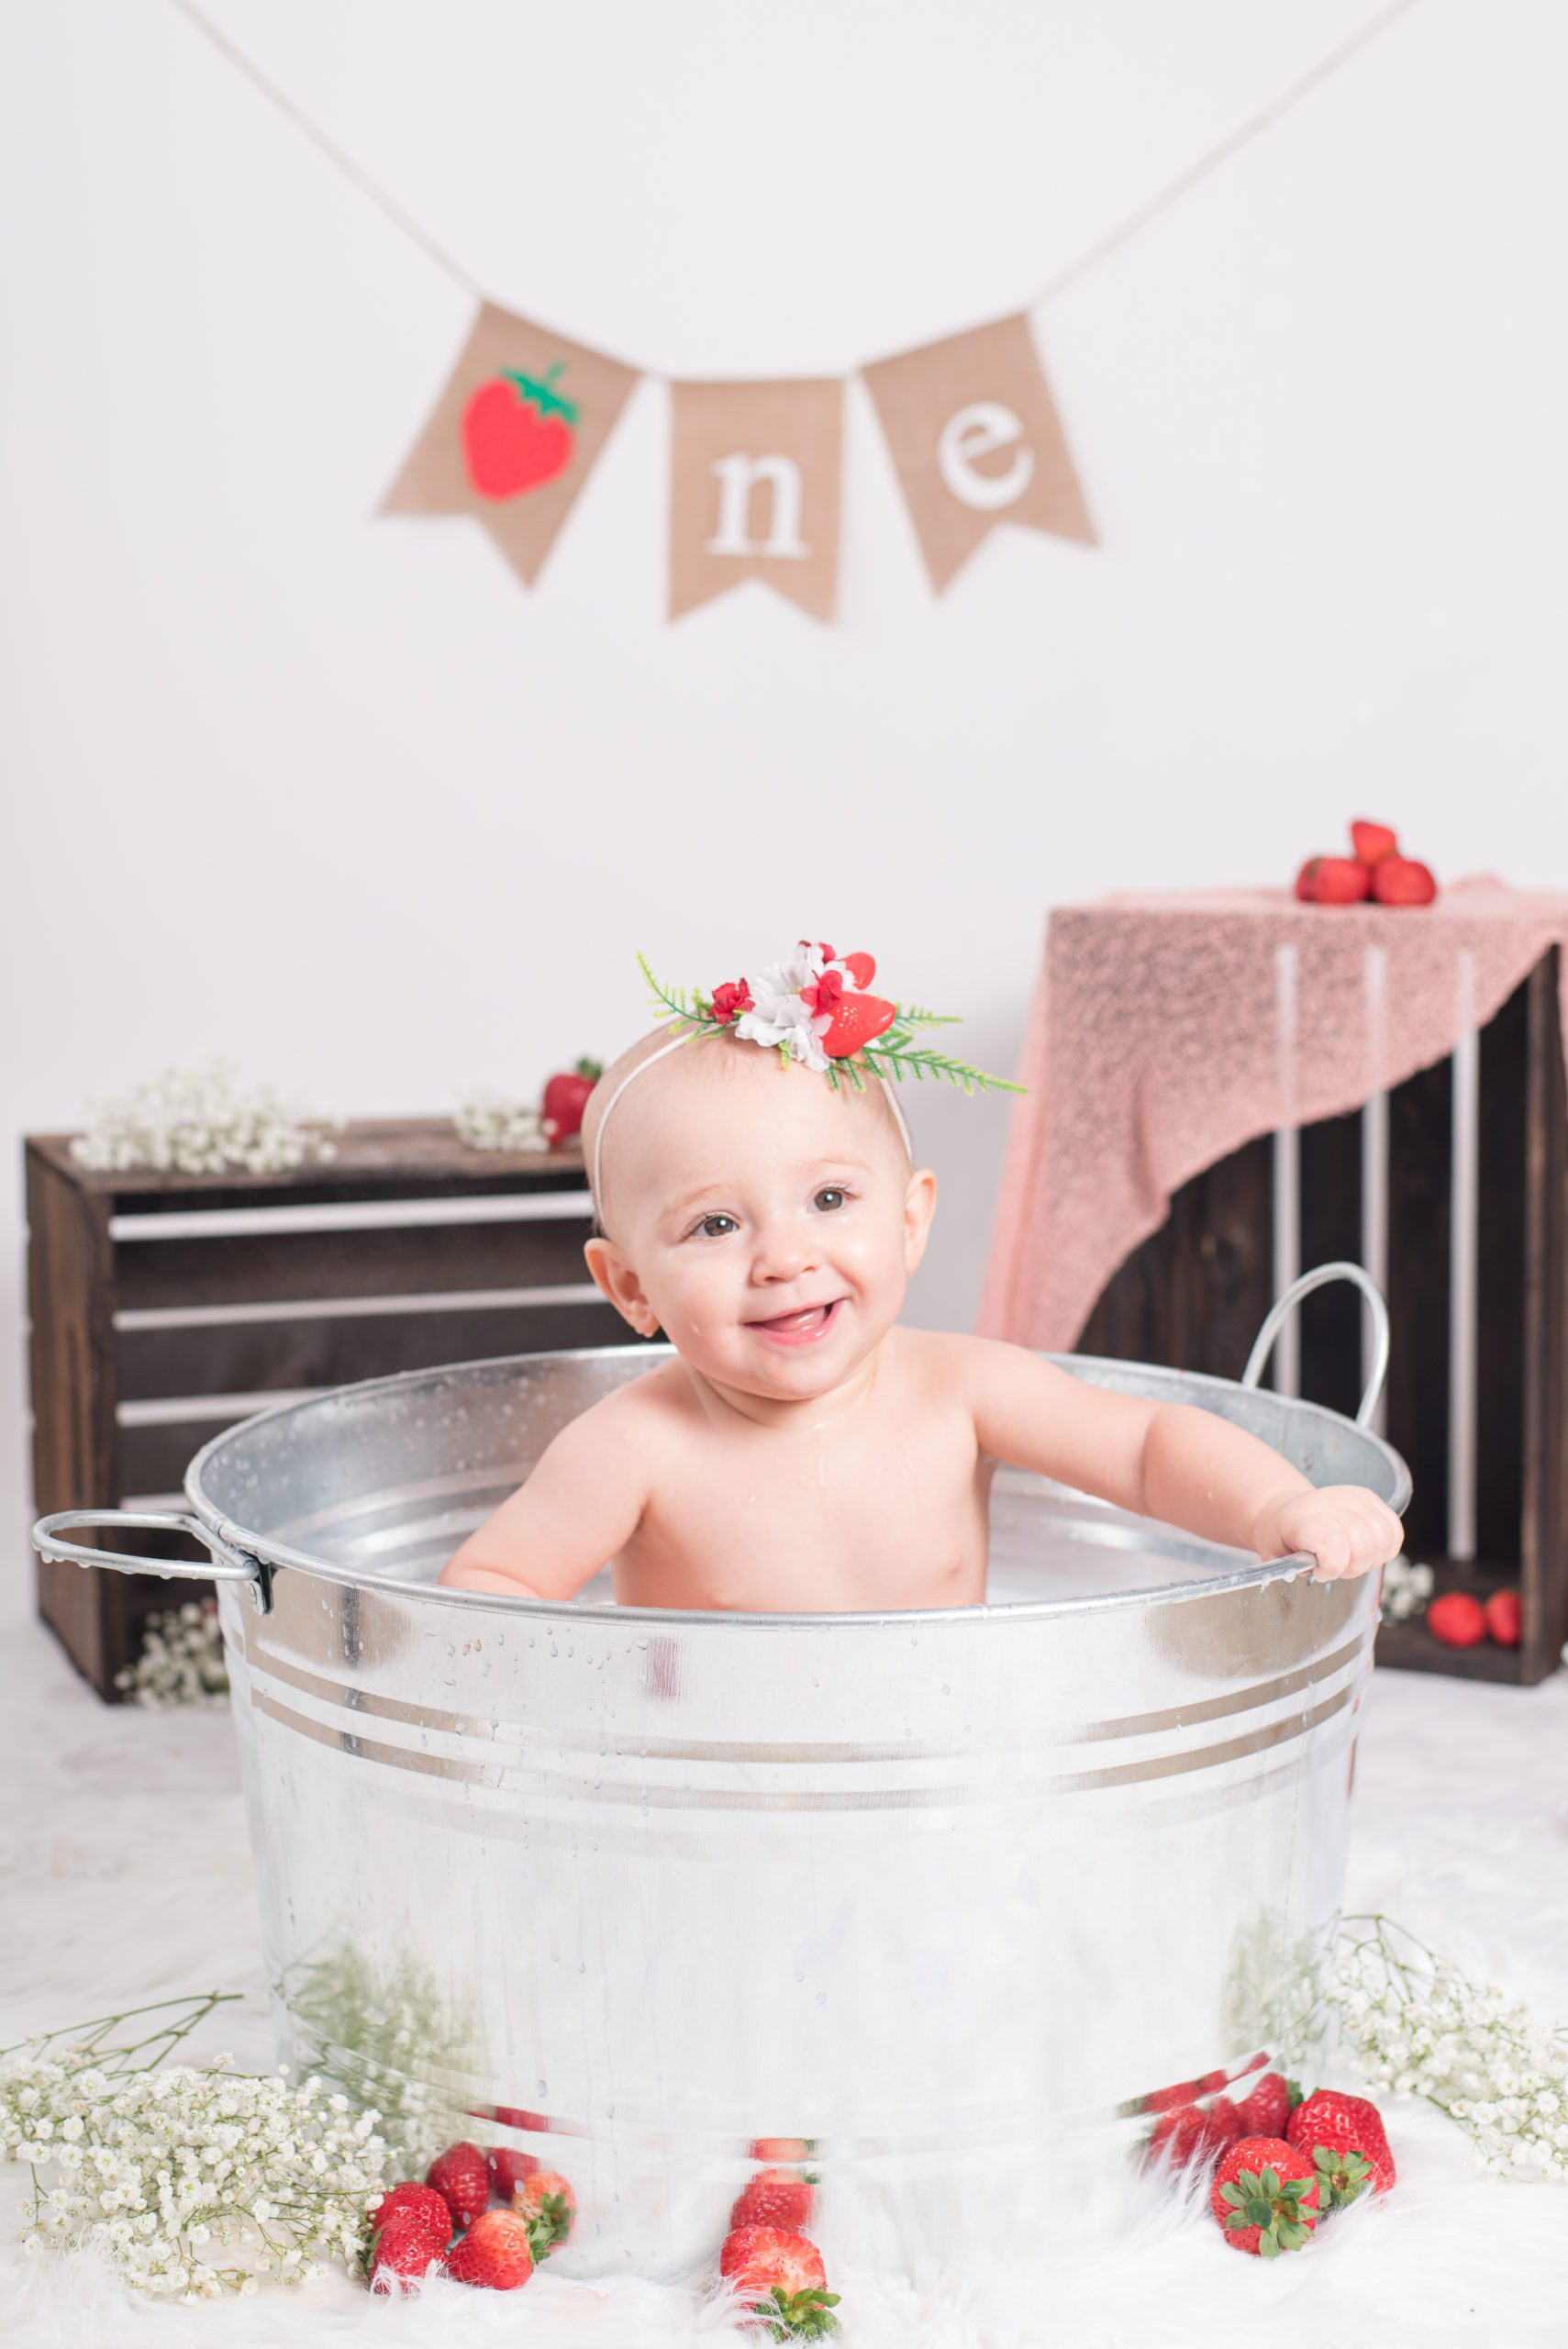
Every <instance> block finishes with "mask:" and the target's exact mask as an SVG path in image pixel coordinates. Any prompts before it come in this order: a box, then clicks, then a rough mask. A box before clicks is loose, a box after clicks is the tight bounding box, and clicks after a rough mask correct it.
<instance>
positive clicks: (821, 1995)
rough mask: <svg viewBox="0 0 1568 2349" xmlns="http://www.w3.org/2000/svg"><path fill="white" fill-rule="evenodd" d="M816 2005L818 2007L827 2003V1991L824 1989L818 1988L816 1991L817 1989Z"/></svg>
mask: <svg viewBox="0 0 1568 2349" xmlns="http://www.w3.org/2000/svg"><path fill="white" fill-rule="evenodd" d="M827 2003H828V1993H827V1991H826V1990H818V1991H817V2005H818V2006H819V2007H825V2006H826V2005H827Z"/></svg>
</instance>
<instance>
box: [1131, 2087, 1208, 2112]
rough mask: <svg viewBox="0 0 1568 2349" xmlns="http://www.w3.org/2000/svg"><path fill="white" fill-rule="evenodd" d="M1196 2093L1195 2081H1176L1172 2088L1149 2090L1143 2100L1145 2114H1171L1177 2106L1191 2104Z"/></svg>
mask: <svg viewBox="0 0 1568 2349" xmlns="http://www.w3.org/2000/svg"><path fill="white" fill-rule="evenodd" d="M1197 2092H1198V2084H1197V2082H1196V2081H1195V2080H1178V2081H1177V2082H1176V2084H1175V2086H1174V2087H1170V2088H1151V2089H1150V2091H1149V2093H1148V2095H1147V2096H1146V2097H1145V2098H1144V2099H1143V2110H1144V2111H1145V2112H1172V2111H1173V2110H1175V2108H1176V2106H1177V2105H1179V2104H1191V2102H1192V2100H1193V2099H1194V2097H1195V2096H1196V2094H1197Z"/></svg>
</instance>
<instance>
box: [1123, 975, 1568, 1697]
mask: <svg viewBox="0 0 1568 2349" xmlns="http://www.w3.org/2000/svg"><path fill="white" fill-rule="evenodd" d="M1454 1105H1455V1087H1454V1073H1453V1063H1451V1062H1450V1061H1442V1062H1439V1063H1436V1064H1435V1065H1434V1066H1433V1067H1431V1068H1429V1069H1424V1070H1422V1071H1420V1072H1419V1073H1418V1074H1417V1075H1415V1076H1413V1077H1411V1078H1410V1079H1409V1081H1408V1082H1407V1084H1405V1085H1399V1086H1398V1087H1397V1088H1396V1090H1395V1091H1394V1092H1392V1093H1391V1094H1389V1095H1388V1097H1387V1153H1386V1164H1387V1179H1386V1231H1387V1240H1386V1248H1387V1268H1386V1276H1387V1295H1388V1307H1389V1315H1390V1319H1391V1322H1392V1325H1393V1354H1392V1359H1391V1362H1390V1366H1389V1378H1388V1387H1387V1395H1386V1401H1385V1432H1386V1434H1387V1436H1388V1439H1389V1441H1390V1442H1392V1443H1393V1444H1394V1445H1395V1446H1396V1449H1397V1450H1398V1451H1399V1452H1401V1453H1403V1454H1404V1456H1405V1458H1406V1460H1407V1462H1408V1463H1409V1466H1410V1475H1411V1478H1412V1480H1413V1483H1414V1486H1415V1492H1414V1497H1413V1499H1412V1501H1411V1504H1410V1508H1409V1510H1408V1512H1407V1516H1406V1520H1405V1527H1406V1553H1407V1556H1408V1557H1410V1558H1412V1559H1420V1560H1424V1561H1426V1562H1427V1563H1429V1564H1430V1565H1431V1566H1432V1567H1433V1568H1434V1570H1435V1572H1436V1575H1437V1587H1438V1589H1439V1590H1444V1589H1449V1588H1456V1587H1457V1588H1462V1589H1469V1590H1473V1591H1474V1592H1475V1593H1476V1594H1477V1596H1479V1597H1481V1598H1485V1595H1486V1593H1487V1592H1488V1591H1489V1590H1492V1589H1495V1588H1496V1587H1498V1586H1502V1585H1505V1584H1517V1585H1518V1586H1519V1588H1520V1590H1521V1592H1522V1594H1523V1599H1524V1635H1523V1640H1522V1642H1521V1644H1520V1646H1519V1648H1518V1649H1517V1650H1509V1649H1507V1648H1500V1647H1497V1646H1496V1645H1495V1644H1494V1643H1493V1642H1491V1641H1489V1640H1488V1641H1487V1642H1485V1643H1484V1644H1483V1645H1482V1646H1480V1647H1476V1648H1468V1649H1453V1648H1445V1647H1443V1646H1442V1645H1440V1642H1437V1641H1436V1640H1434V1639H1433V1638H1432V1636H1431V1634H1430V1633H1429V1631H1427V1630H1426V1628H1425V1626H1424V1625H1423V1624H1422V1623H1420V1622H1408V1623H1394V1622H1388V1623H1385V1625H1384V1626H1383V1629H1382V1630H1381V1631H1380V1632H1379V1634H1378V1642H1377V1655H1378V1661H1379V1663H1383V1664H1399V1665H1402V1666H1405V1667H1407V1668H1411V1669H1415V1670H1419V1671H1440V1672H1451V1673H1459V1674H1462V1675H1471V1676H1473V1677H1477V1678H1482V1679H1490V1680H1504V1681H1516V1682H1524V1683H1526V1684H1529V1683H1533V1682H1535V1681H1538V1680H1541V1679H1543V1678H1544V1677H1545V1676H1546V1675H1547V1674H1548V1673H1550V1672H1551V1671H1552V1670H1553V1668H1554V1667H1555V1665H1556V1664H1557V1662H1558V1661H1559V1658H1560V1656H1561V1653H1562V1644H1563V1641H1564V1639H1565V1638H1568V1524H1565V1508H1568V1478H1565V1464H1564V1443H1565V1440H1568V1365H1565V1358H1564V1356H1565V1337H1568V1311H1565V1285H1568V1115H1565V1106H1564V1083H1563V1061H1562V1030H1561V1024H1560V1019H1559V1011H1558V983H1557V955H1556V953H1555V952H1552V953H1551V954H1550V955H1548V956H1547V957H1546V958H1545V959H1544V960H1543V961H1542V962H1541V963H1539V964H1538V965H1537V967H1536V969H1535V970H1534V971H1533V972H1532V973H1531V974H1530V975H1529V978H1528V979H1527V980H1526V981H1525V982H1524V984H1523V985H1521V986H1520V987H1519V988H1518V990H1517V992H1516V993H1515V994H1514V995H1513V996H1511V997H1510V998H1509V1000H1508V1002H1507V1004H1506V1005H1505V1006H1504V1007H1503V1008H1502V1010H1501V1011H1500V1012H1499V1013H1498V1014H1497V1017H1496V1019H1494V1020H1493V1021H1491V1023H1490V1024H1489V1025H1488V1026H1487V1027H1486V1028H1485V1029H1484V1030H1482V1033H1481V1037H1480V1051H1479V1103H1478V1116H1477V1117H1476V1118H1475V1119H1474V1120H1473V1125H1472V1126H1471V1127H1470V1128H1469V1129H1468V1131H1469V1132H1471V1133H1472V1134H1473V1142H1472V1143H1471V1144H1470V1145H1469V1150H1468V1152H1467V1154H1472V1155H1473V1164H1472V1166H1471V1168H1470V1171H1469V1177H1468V1178H1467V1179H1471V1180H1473V1182H1474V1185H1475V1197H1476V1208H1477V1211H1476V1215H1475V1219H1474V1225H1473V1229H1474V1232H1475V1254H1474V1260H1473V1261H1474V1268H1475V1289H1476V1295H1477V1299H1478V1311H1477V1316H1476V1343H1475V1352H1474V1360H1473V1393H1474V1412H1473V1529H1474V1539H1473V1549H1472V1545H1471V1544H1470V1543H1468V1542H1464V1543H1462V1544H1461V1545H1460V1546H1461V1547H1462V1549H1463V1550H1464V1551H1466V1552H1467V1553H1468V1554H1461V1555H1455V1554H1453V1553H1454V1548H1455V1544H1454V1543H1453V1542H1451V1539H1450V1525H1449V1460H1450V1435H1451V1399H1450V1398H1451V1386H1450V1373H1451V1360H1452V1357H1451V1345H1450V1302H1451V1298H1450V1283H1451V1277H1452V1275H1451V1264H1452V1261H1453V1256H1452V1250H1451V1238H1452V1232H1451V1217H1452V1215H1453V1212H1454V1209H1453V1200H1454V1197H1455V1196H1456V1194H1455V1186H1454V1175H1455V1163H1454V1161H1455V1141H1454V1137H1455V1133H1456V1131H1461V1130H1462V1129H1461V1127H1460V1125H1459V1123H1458V1122H1456V1113H1455V1106H1454ZM1298 1143H1299V1186H1298V1187H1299V1202H1300V1205H1299V1229H1298V1230H1297V1231H1296V1234H1295V1235H1294V1238H1295V1241H1296V1247H1295V1257H1296V1262H1297V1263H1298V1264H1300V1265H1302V1266H1310V1265H1313V1264H1321V1263H1324V1262H1326V1261H1328V1260H1329V1259H1331V1258H1335V1257H1349V1258H1351V1259H1353V1260H1355V1261H1358V1262H1362V1261H1365V1252H1364V1250H1363V1240H1364V1234H1365V1230H1366V1226H1365V1223H1364V1220H1363V1207H1364V1205H1365V1202H1364V1201H1363V1197H1362V1186H1363V1130H1362V1112H1359V1111H1358V1112H1355V1113H1352V1114H1351V1116H1349V1117H1344V1118H1330V1119H1325V1120H1324V1121H1323V1122H1322V1123H1321V1124H1318V1125H1314V1126H1307V1127H1304V1128H1302V1130H1301V1131H1300V1134H1299V1137H1298ZM1275 1167H1276V1151H1275V1145H1274V1141H1273V1137H1271V1136H1267V1135H1265V1136H1263V1137H1262V1138H1261V1139H1259V1140H1258V1141H1252V1142H1249V1143H1248V1144H1247V1145H1246V1146H1245V1147H1244V1148H1243V1149H1241V1150H1239V1151H1237V1152H1234V1153H1233V1154H1232V1155H1231V1156H1230V1157H1229V1158H1226V1159H1222V1160H1221V1161H1220V1162H1219V1163H1218V1164H1217V1165H1214V1166H1211V1167H1209V1168H1208V1169H1207V1170H1206V1172H1205V1173H1203V1174H1201V1175H1197V1176H1196V1177H1195V1179H1194V1180H1193V1181H1192V1182H1190V1183H1188V1184H1186V1185H1185V1186H1184V1187H1183V1188H1182V1190H1181V1191H1180V1192H1178V1193H1177V1195H1176V1197H1174V1199H1173V1202H1172V1207H1171V1213H1170V1216H1169V1218H1168V1219H1167V1221H1166V1222H1165V1224H1164V1225H1163V1226H1162V1229H1161V1230H1159V1231H1157V1232H1156V1233H1155V1234H1154V1235H1153V1236H1152V1238H1151V1239H1150V1240H1148V1241H1145V1242H1144V1244H1143V1245H1142V1246H1141V1247H1140V1248H1139V1249H1137V1250H1135V1251H1134V1252H1133V1253H1132V1255H1131V1256H1129V1259H1128V1260H1127V1262H1126V1263H1125V1264H1123V1265H1122V1267H1121V1269H1120V1271H1119V1272H1118V1274H1117V1275H1116V1276H1115V1278H1114V1279H1113V1280H1112V1281H1111V1282H1110V1283H1109V1284H1108V1285H1107V1286H1106V1289H1105V1291H1104V1292H1103V1294H1102V1296H1101V1297H1100V1299H1099V1301H1098V1303H1097V1304H1096V1306H1095V1310H1094V1312H1093V1314H1092V1315H1091V1317H1090V1319H1089V1320H1088V1322H1087V1323H1086V1325H1085V1327H1084V1331H1083V1334H1082V1336H1081V1337H1080V1338H1079V1340H1078V1350H1079V1351H1080V1352H1081V1353H1091V1354H1095V1353H1098V1354H1114V1355H1118V1356H1120V1357H1123V1358H1126V1359H1132V1360H1140V1361H1144V1362H1152V1363H1167V1364H1172V1365H1173V1366H1174V1367H1177V1368H1180V1369H1185V1370H1194V1371H1206V1372H1210V1373H1213V1374H1215V1375H1218V1376H1220V1377H1225V1378H1235V1377H1237V1376H1239V1375H1240V1370H1241V1367H1242V1364H1244V1362H1245V1361H1246V1358H1247V1353H1248V1350H1249V1348H1250V1346H1251V1341H1252V1339H1253V1337H1254V1336H1255V1335H1256V1333H1257V1330H1258V1326H1259V1324H1260V1323H1261V1321H1262V1319H1263V1316H1264V1314H1265V1312H1266V1311H1267V1309H1268V1307H1269V1305H1270V1303H1271V1301H1272V1299H1273V1297H1274V1295H1275V1294H1277V1292H1278V1289H1279V1288H1280V1287H1281V1286H1284V1283H1283V1281H1282V1279H1281V1277H1280V1275H1281V1269H1282V1268H1281V1266H1280V1264H1279V1263H1278V1260H1277V1248H1276V1239H1275V1232H1274V1204H1275V1199H1274V1193H1275ZM1461 1196H1465V1194H1463V1193H1461ZM1286 1269H1288V1268H1286ZM1361 1319H1362V1308H1361V1301H1360V1299H1359V1297H1357V1295H1356V1293H1355V1291H1354V1290H1353V1289H1352V1288H1351V1287H1350V1286H1348V1285H1341V1286H1334V1287H1332V1288H1328V1289H1324V1290H1321V1291H1319V1292H1318V1294H1317V1295H1315V1296H1313V1297H1308V1298H1307V1301H1306V1303H1305V1305H1304V1306H1303V1308H1302V1310H1301V1317H1300V1339H1299V1371H1298V1380H1297V1384H1298V1387H1299V1391H1300V1393H1301V1394H1303V1395H1305V1396H1307V1397H1310V1398H1311V1399H1312V1400H1313V1401H1314V1402H1320V1403H1327V1404H1329V1405H1330V1406H1331V1407H1332V1408H1334V1409H1336V1410H1340V1411H1343V1412H1346V1413H1353V1412H1354V1410H1355V1408H1356V1405H1357V1401H1358V1399H1359V1394H1360V1388H1361V1383H1362V1382H1361V1374H1362V1334H1361Z"/></svg>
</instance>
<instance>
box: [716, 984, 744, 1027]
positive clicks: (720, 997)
mask: <svg viewBox="0 0 1568 2349" xmlns="http://www.w3.org/2000/svg"><path fill="white" fill-rule="evenodd" d="M750 1010H751V988H750V987H749V986H748V985H747V984H746V982H745V980H744V979H726V980H725V982H724V984H723V985H722V986H717V987H715V989H714V991H713V1003H712V1011H713V1017H714V1018H715V1019H723V1020H727V1021H728V1020H730V1019H740V1015H741V1013H742V1012H743V1011H750Z"/></svg>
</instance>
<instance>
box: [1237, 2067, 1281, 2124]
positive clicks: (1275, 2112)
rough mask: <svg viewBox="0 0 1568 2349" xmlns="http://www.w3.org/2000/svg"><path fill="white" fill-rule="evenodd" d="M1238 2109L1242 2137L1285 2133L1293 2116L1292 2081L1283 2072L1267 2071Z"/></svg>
mask: <svg viewBox="0 0 1568 2349" xmlns="http://www.w3.org/2000/svg"><path fill="white" fill-rule="evenodd" d="M1239 2110H1240V2116H1241V2134H1242V2136H1243V2137H1283V2136H1284V2124H1285V2122H1286V2121H1288V2120H1289V2118H1290V2082H1289V2081H1288V2080H1287V2079H1286V2078H1285V2077H1284V2074H1283V2073H1280V2072H1265V2073H1264V2074H1263V2076H1262V2079H1261V2080H1259V2081H1257V2082H1256V2083H1255V2084H1254V2086H1253V2088H1252V2093H1251V2096H1249V2097H1247V2098H1246V2099H1244V2100H1243V2102H1242V2103H1241V2105H1240V2107H1239Z"/></svg>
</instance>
